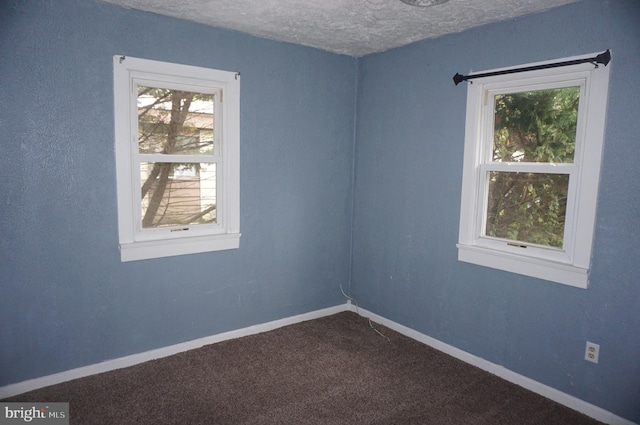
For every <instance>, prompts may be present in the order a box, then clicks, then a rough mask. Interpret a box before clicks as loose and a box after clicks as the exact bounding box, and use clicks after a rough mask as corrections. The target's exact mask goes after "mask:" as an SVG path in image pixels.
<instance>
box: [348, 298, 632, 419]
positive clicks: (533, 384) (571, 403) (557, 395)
mask: <svg viewBox="0 0 640 425" xmlns="http://www.w3.org/2000/svg"><path fill="white" fill-rule="evenodd" d="M348 309H349V310H350V311H353V312H354V313H358V314H359V315H360V316H363V317H368V318H369V319H371V320H372V321H374V322H376V323H380V324H381V325H383V326H386V327H387V328H389V329H392V330H394V331H396V332H398V333H400V334H402V335H405V336H408V337H409V338H412V339H415V340H416V341H419V342H422V343H423V344H426V345H428V346H430V347H433V348H435V349H436V350H438V351H442V352H443V353H445V354H448V355H450V356H451V357H455V358H457V359H459V360H462V361H463V362H465V363H468V364H470V365H473V366H476V367H479V368H480V369H483V370H485V371H487V372H489V373H491V374H493V375H496V376H499V377H500V378H502V379H504V380H506V381H509V382H511V383H513V384H516V385H519V386H521V387H523V388H526V389H527V390H529V391H533V392H534V393H536V394H540V395H541V396H543V397H546V398H548V399H550V400H553V401H555V402H557V403H560V404H562V405H564V406H567V407H569V408H570V409H573V410H577V411H578V412H580V413H584V414H585V415H587V416H590V417H592V418H594V419H596V420H598V421H600V422H604V423H605V424H610V425H636V424H635V423H634V422H631V421H629V420H628V419H624V418H621V417H620V416H617V415H614V414H613V413H611V412H609V411H607V410H604V409H602V408H600V407H598V406H595V405H593V404H590V403H587V402H586V401H583V400H580V399H579V398H576V397H574V396H571V395H569V394H566V393H563V392H562V391H558V390H556V389H555V388H552V387H550V386H548V385H545V384H542V383H540V382H538V381H534V380H533V379H530V378H527V377H526V376H523V375H520V374H519V373H516V372H513V371H511V370H509V369H506V368H504V367H502V366H500V365H497V364H495V363H491V362H490V361H487V360H485V359H483V358H481V357H478V356H475V355H473V354H471V353H468V352H466V351H463V350H460V349H459V348H456V347H454V346H452V345H449V344H446V343H444V342H442V341H439V340H437V339H435V338H432V337H430V336H427V335H425V334H422V333H420V332H418V331H416V330H413V329H411V328H408V327H406V326H404V325H401V324H399V323H396V322H394V321H391V320H389V319H386V318H384V317H382V316H378V315H377V314H375V313H371V312H370V311H367V310H365V309H363V308H361V307H355V306H354V305H352V304H348Z"/></svg>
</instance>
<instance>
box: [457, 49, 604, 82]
mask: <svg viewBox="0 0 640 425" xmlns="http://www.w3.org/2000/svg"><path fill="white" fill-rule="evenodd" d="M609 61H611V53H610V52H609V49H607V51H606V52H604V53H600V54H599V55H598V56H595V57H593V58H584V59H576V60H572V61H564V62H556V63H548V64H545V65H536V66H526V67H524V68H514V69H506V70H504V71H494V72H485V73H483V74H472V75H460V74H458V73H456V75H454V76H453V82H454V83H456V86H457V85H458V84H460V83H461V82H463V81H467V80H471V79H473V78H481V77H493V76H494V75H505V74H515V73H516V72H526V71H537V70H538V69H548V68H558V67H561V66H569V65H578V64H580V63H587V62H590V63H592V64H594V65H595V66H596V68H597V67H598V64H599V63H601V64H603V65H604V66H607V65H608V64H609Z"/></svg>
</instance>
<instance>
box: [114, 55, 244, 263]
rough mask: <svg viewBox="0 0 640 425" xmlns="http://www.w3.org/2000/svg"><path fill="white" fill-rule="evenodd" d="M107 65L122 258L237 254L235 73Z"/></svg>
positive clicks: (122, 60)
mask: <svg viewBox="0 0 640 425" xmlns="http://www.w3.org/2000/svg"><path fill="white" fill-rule="evenodd" d="M113 66H114V104H115V136H116V172H117V192H118V227H119V240H120V252H121V260H122V261H132V260H141V259H147V258H157V257H166V256H173V255H182V254H190V253H197V252H207V251H218V250H224V249H233V248H238V246H239V238H240V219H239V215H240V214H239V203H240V194H239V165H240V161H239V155H240V135H239V102H240V80H239V74H238V73H234V72H228V71H220V70H214V69H207V68H200V67H195V66H187V65H178V64H171V63H166V62H158V61H151V60H145V59H137V58H132V57H125V56H114V61H113Z"/></svg>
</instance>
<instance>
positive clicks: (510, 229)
mask: <svg viewBox="0 0 640 425" xmlns="http://www.w3.org/2000/svg"><path fill="white" fill-rule="evenodd" d="M579 97H580V87H563V88H557V89H546V90H538V91H525V92H519V93H509V94H501V95H496V96H495V97H494V108H495V109H494V124H493V146H492V152H491V153H492V161H493V162H516V163H518V164H526V163H557V164H562V163H573V161H574V155H575V146H576V130H577V122H578V104H579ZM488 186H489V187H488V195H487V196H488V199H487V212H486V227H485V234H486V236H491V237H497V238H502V239H508V240H513V241H521V242H525V243H531V244H537V245H543V246H549V247H554V248H562V246H563V235H564V227H565V216H566V207H567V193H568V187H569V175H568V174H562V173H558V174H552V173H534V172H502V171H490V172H489V185H488Z"/></svg>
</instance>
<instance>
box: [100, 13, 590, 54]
mask: <svg viewBox="0 0 640 425" xmlns="http://www.w3.org/2000/svg"><path fill="white" fill-rule="evenodd" d="M101 1H104V2H107V3H113V4H117V5H120V6H124V7H127V8H132V9H139V10H144V11H148V12H154V13H157V14H160V15H167V16H172V17H176V18H181V19H187V20H190V21H194V22H200V23H203V24H207V25H212V26H215V27H220V28H227V29H232V30H236V31H241V32H244V33H248V34H253V35H257V36H259V37H264V38H269V39H273V40H279V41H286V42H290V43H296V44H302V45H305V46H311V47H316V48H319V49H322V50H328V51H331V52H335V53H341V54H346V55H350V56H356V57H357V56H363V55H366V54H369V53H374V52H381V51H384V50H388V49H391V48H393V47H398V46H402V45H405V44H409V43H412V42H414V41H418V40H423V39H427V38H433V37H437V36H440V35H443V34H448V33H453V32H459V31H462V30H465V29H467V28H471V27H476V26H480V25H484V24H489V23H492V22H497V21H502V20H506V19H511V18H515V17H517V16H522V15H526V14H529V13H534V12H539V11H542V10H546V9H550V8H552V7H556V6H560V5H563V4H568V3H573V2H575V1H578V0H449V1H448V2H447V3H444V4H442V5H438V6H431V7H414V6H408V5H406V4H404V3H402V2H401V1H400V0H262V1H256V0H101Z"/></svg>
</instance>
